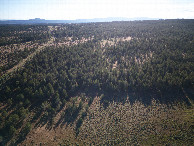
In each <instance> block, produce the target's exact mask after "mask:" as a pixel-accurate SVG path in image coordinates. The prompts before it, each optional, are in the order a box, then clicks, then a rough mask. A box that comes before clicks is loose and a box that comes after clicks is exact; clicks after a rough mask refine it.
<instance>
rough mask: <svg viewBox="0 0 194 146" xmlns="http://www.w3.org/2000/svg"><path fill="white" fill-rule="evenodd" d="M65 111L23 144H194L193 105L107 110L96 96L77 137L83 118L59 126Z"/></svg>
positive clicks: (112, 106)
mask: <svg viewBox="0 0 194 146" xmlns="http://www.w3.org/2000/svg"><path fill="white" fill-rule="evenodd" d="M76 102H78V103H79V101H78V100H77V101H76ZM65 109H66V107H64V108H63V109H62V110H61V111H60V112H59V113H58V114H57V115H56V117H55V123H54V124H53V125H52V126H50V127H49V126H48V123H46V124H45V125H40V126H38V127H33V128H32V130H31V132H30V133H29V134H28V135H27V137H26V139H25V140H24V141H23V142H22V143H21V144H20V145H40V144H41V145H60V144H62V145H76V144H79V145H89V144H93V145H98V144H99V145H108V144H111V145H116V144H118V143H119V144H121V145H122V144H126V143H128V144H137V145H152V144H153V145H165V144H167V143H168V144H177V145H182V144H183V145H187V144H191V143H192V142H193V138H192V129H193V128H192V122H193V118H194V108H193V106H192V107H190V108H187V107H186V106H185V105H184V104H180V103H177V104H173V105H166V104H160V103H158V102H156V101H155V100H153V101H152V104H151V105H150V106H145V105H144V104H142V103H141V102H135V103H133V104H131V103H129V102H126V103H125V104H121V103H117V102H112V103H110V105H109V106H108V107H107V108H104V107H103V105H102V104H101V103H100V97H95V98H94V100H93V102H92V104H91V105H90V107H89V110H88V112H87V116H86V117H85V119H84V120H83V123H82V125H81V127H80V132H79V134H78V135H76V130H75V129H76V122H77V120H78V118H79V117H80V116H78V117H77V119H76V120H75V121H74V122H72V123H68V122H61V123H60V124H58V125H56V123H57V122H58V121H59V119H60V117H63V113H64V112H65ZM185 142H186V143H185Z"/></svg>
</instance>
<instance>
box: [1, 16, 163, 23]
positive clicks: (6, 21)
mask: <svg viewBox="0 0 194 146" xmlns="http://www.w3.org/2000/svg"><path fill="white" fill-rule="evenodd" d="M159 19H160V18H147V17H137V18H125V17H108V18H94V19H76V20H45V19H40V18H35V19H29V20H0V24H41V23H90V22H112V21H135V20H159Z"/></svg>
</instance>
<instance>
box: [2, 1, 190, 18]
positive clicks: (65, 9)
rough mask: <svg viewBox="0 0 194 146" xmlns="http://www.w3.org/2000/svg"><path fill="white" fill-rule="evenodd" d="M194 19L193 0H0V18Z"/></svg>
mask: <svg viewBox="0 0 194 146" xmlns="http://www.w3.org/2000/svg"><path fill="white" fill-rule="evenodd" d="M107 17H126V18H134V17H149V18H163V19H176V18H185V19H188V18H190V19H194V0H0V19H1V20H9V19H15V20H28V19H34V18H41V19H47V20H75V19H91V18H107Z"/></svg>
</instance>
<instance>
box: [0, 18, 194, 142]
mask: <svg viewBox="0 0 194 146" xmlns="http://www.w3.org/2000/svg"><path fill="white" fill-rule="evenodd" d="M193 24H194V20H184V19H183V20H181V19H180V20H146V21H129V22H124V21H123V22H98V23H83V24H82V23H78V24H41V25H40V24H39V25H35V24H33V25H0V144H2V145H14V144H20V145H23V144H29V145H30V144H31V145H34V144H37V143H38V144H40V143H41V142H43V141H44V140H45V141H44V143H45V144H46V145H56V144H62V145H72V144H73V145H76V144H79V145H89V144H92V145H97V144H100V145H103V144H104V145H126V144H127V143H128V144H130V145H151V144H153V145H165V144H167V145H168V144H169V145H172V144H175V145H182V144H184V145H191V144H192V143H193V136H192V135H193V134H194V133H193V132H194V129H193V125H192V123H193V100H194V95H193V91H194V86H193V85H194V84H193V82H194V72H193V71H194V45H193V44H194V35H193V34H194V25H193ZM177 112H179V114H180V115H178V114H177ZM181 117H182V119H184V120H181ZM130 119H133V120H132V121H131V122H130V123H133V124H134V123H136V124H134V125H133V126H131V125H128V124H127V122H128V121H130ZM173 120H174V122H171V121H173ZM158 121H161V123H159V122H158ZM101 122H102V123H103V124H102V123H101ZM142 123H143V124H142ZM101 124H102V125H101ZM103 125H106V126H107V127H106V128H105V127H103ZM44 126H45V127H44ZM43 127H44V128H45V129H44V128H43ZM62 127H65V128H66V132H67V133H65V134H61V135H64V137H63V136H61V137H58V138H57V136H59V135H60V134H57V136H56V135H54V134H51V135H50V137H52V136H53V135H54V136H53V137H55V138H54V139H55V140H53V141H52V142H55V143H52V142H50V141H49V140H48V139H49V138H48V137H47V138H45V139H44V140H43V141H38V140H37V141H36V140H35V137H36V136H35V135H36V134H33V131H36V129H38V128H39V129H41V128H42V129H43V130H42V132H45V130H48V129H50V131H52V130H55V131H60V129H62ZM124 127H125V128H124ZM169 127H170V128H169ZM119 129H120V130H119ZM121 129H122V130H121ZM127 129H128V130H127ZM161 129H162V130H161ZM168 129H170V130H169V131H168ZM40 131H41V130H40ZM117 131H119V132H117ZM148 131H149V132H148ZM158 132H160V134H158ZM34 133H35V132H34ZM50 133H52V132H50ZM55 133H57V132H55ZM134 133H136V134H134ZM137 133H139V134H137ZM115 134H116V135H115ZM29 135H30V136H29ZM37 135H38V134H37ZM68 135H70V136H69V137H68ZM142 135H143V136H142ZM166 135H167V136H166ZM28 136H29V137H31V139H30V138H28ZM33 137H34V139H33ZM74 142H75V143H74ZM149 142H150V143H149Z"/></svg>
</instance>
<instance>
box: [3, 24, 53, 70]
mask: <svg viewBox="0 0 194 146" xmlns="http://www.w3.org/2000/svg"><path fill="white" fill-rule="evenodd" d="M48 28H49V33H50V34H51V31H52V30H51V29H52V28H51V27H48ZM54 40H55V39H54V37H51V38H50V40H49V41H48V42H47V43H44V44H42V45H40V46H39V47H38V49H36V50H35V51H34V52H33V53H31V54H30V55H28V57H26V58H25V59H23V60H22V61H20V62H19V63H18V64H17V65H15V66H14V67H12V68H10V69H8V70H7V72H6V73H11V72H14V71H16V70H17V69H19V68H22V67H23V66H24V65H25V63H26V62H27V61H30V60H31V59H32V58H33V57H34V56H35V55H36V54H37V53H39V52H41V51H42V50H44V49H45V48H46V47H49V46H52V45H53V42H54Z"/></svg>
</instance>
